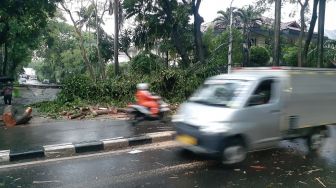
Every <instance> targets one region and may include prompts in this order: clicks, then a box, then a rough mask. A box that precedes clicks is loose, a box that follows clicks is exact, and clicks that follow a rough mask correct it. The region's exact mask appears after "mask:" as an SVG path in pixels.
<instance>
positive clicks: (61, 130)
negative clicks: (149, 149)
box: [0, 119, 173, 154]
mask: <svg viewBox="0 0 336 188" xmlns="http://www.w3.org/2000/svg"><path fill="white" fill-rule="evenodd" d="M171 130H173V126H172V125H171V123H168V124H162V123H160V122H156V121H153V122H143V123H141V124H139V125H137V126H134V127H133V126H131V125H129V124H127V122H126V121H122V120H109V119H101V120H73V121H58V122H49V123H45V124H34V125H32V124H30V125H22V126H17V127H13V128H6V127H0V150H10V153H11V154H16V153H25V152H30V151H34V150H43V146H45V145H57V144H64V143H70V144H73V145H76V144H77V145H78V144H81V143H88V142H95V141H100V140H104V139H115V138H130V137H136V136H141V135H144V134H145V133H154V132H163V131H171Z"/></svg>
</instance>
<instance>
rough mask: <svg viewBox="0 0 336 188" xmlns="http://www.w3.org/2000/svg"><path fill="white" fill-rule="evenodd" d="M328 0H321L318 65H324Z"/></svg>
mask: <svg viewBox="0 0 336 188" xmlns="http://www.w3.org/2000/svg"><path fill="white" fill-rule="evenodd" d="M325 6H326V0H320V5H319V16H318V39H317V54H318V56H317V67H323V42H324V21H325Z"/></svg>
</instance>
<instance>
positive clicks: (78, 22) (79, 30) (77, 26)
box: [60, 2, 96, 81]
mask: <svg viewBox="0 0 336 188" xmlns="http://www.w3.org/2000/svg"><path fill="white" fill-rule="evenodd" d="M68 3H71V2H68ZM60 5H61V7H62V8H63V10H64V11H65V12H66V13H67V14H68V15H69V16H70V19H71V22H72V24H73V26H74V28H75V31H76V34H77V37H78V38H79V41H80V43H79V46H80V49H81V54H82V58H83V60H84V63H85V66H86V68H87V69H88V71H89V74H90V77H91V78H92V79H93V80H94V81H96V74H95V71H94V68H93V66H92V64H91V63H90V60H89V57H88V52H87V49H86V47H85V45H84V42H85V41H84V37H83V32H82V28H83V26H84V23H85V22H87V21H88V20H89V17H91V16H87V15H85V14H84V15H85V16H84V17H82V19H81V20H75V18H74V16H73V13H72V12H71V10H70V9H69V8H68V6H67V4H66V3H65V2H61V3H60ZM81 10H82V11H83V10H85V9H83V7H82V8H81ZM80 15H81V12H79V16H80Z"/></svg>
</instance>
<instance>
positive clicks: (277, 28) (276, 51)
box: [273, 0, 281, 66]
mask: <svg viewBox="0 0 336 188" xmlns="http://www.w3.org/2000/svg"><path fill="white" fill-rule="evenodd" d="M280 22H281V0H276V1H275V21H274V59H273V65H276V66H279V65H280Z"/></svg>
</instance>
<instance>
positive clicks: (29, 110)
mask: <svg viewBox="0 0 336 188" xmlns="http://www.w3.org/2000/svg"><path fill="white" fill-rule="evenodd" d="M32 112H33V109H32V108H31V107H28V108H27V109H26V110H25V112H24V113H23V115H22V117H20V118H18V119H17V121H16V125H21V124H25V123H27V122H28V121H29V120H31V118H32V115H31V114H32Z"/></svg>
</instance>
